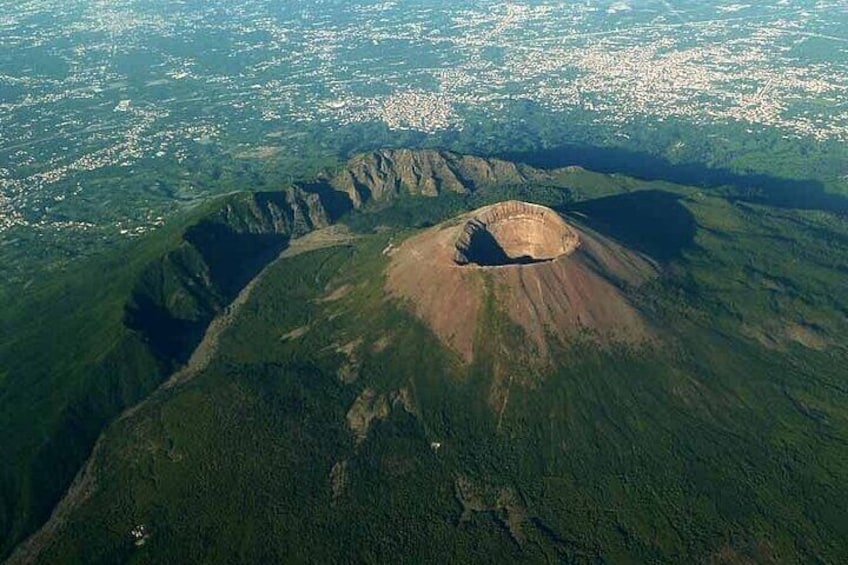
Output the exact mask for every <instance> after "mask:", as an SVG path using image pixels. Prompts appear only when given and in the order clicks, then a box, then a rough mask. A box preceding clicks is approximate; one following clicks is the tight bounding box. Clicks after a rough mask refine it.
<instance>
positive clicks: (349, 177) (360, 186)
mask: <svg viewBox="0 0 848 565" xmlns="http://www.w3.org/2000/svg"><path fill="white" fill-rule="evenodd" d="M539 174H540V172H539V171H536V170H535V169H532V168H531V167H525V166H522V165H516V164H515V163H509V162H507V161H500V160H497V159H484V158H482V157H473V156H467V155H457V154H455V153H450V152H447V151H433V150H417V151H414V150H410V149H399V150H389V149H387V150H382V151H376V152H374V153H367V154H365V155H360V156H358V157H354V158H353V159H351V160H350V162H349V163H348V164H347V166H346V167H345V168H344V170H342V171H341V172H340V173H338V174H337V175H336V176H335V177H334V178H333V179H332V180H331V184H332V186H333V187H334V188H335V189H336V190H339V191H342V192H344V193H346V194H347V195H348V196H349V197H350V199H351V201H352V202H353V205H354V206H356V207H359V206H361V205H362V204H364V203H365V202H368V201H369V200H375V201H380V200H388V199H391V198H394V197H396V196H398V195H399V194H402V193H408V194H412V195H421V196H438V195H439V194H441V193H443V192H456V193H460V194H464V193H469V192H473V191H474V190H477V189H478V188H481V187H483V186H486V185H494V184H508V183H516V184H517V183H521V182H526V181H527V180H528V179H530V178H536V177H537V176H538V175H539Z"/></svg>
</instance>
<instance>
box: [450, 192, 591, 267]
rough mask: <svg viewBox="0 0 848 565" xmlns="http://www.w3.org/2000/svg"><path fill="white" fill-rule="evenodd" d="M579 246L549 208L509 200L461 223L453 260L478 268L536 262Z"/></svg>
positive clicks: (572, 235)
mask: <svg viewBox="0 0 848 565" xmlns="http://www.w3.org/2000/svg"><path fill="white" fill-rule="evenodd" d="M579 245H580V238H579V237H578V235H577V232H576V231H574V230H573V229H572V228H571V227H570V226H569V225H568V224H567V223H565V221H563V219H562V217H560V215H559V214H557V213H556V212H554V211H553V210H551V209H550V208H547V207H545V206H539V205H537V204H529V203H527V202H519V201H517V200H510V201H508V202H501V203H498V204H495V205H493V206H488V207H486V208H483V209H481V210H480V211H479V212H478V213H476V214H475V215H474V216H473V217H472V218H471V219H469V220H468V221H467V222H466V223H465V225H464V226H463V228H462V231H461V233H460V235H459V237H458V238H457V240H456V245H455V247H456V253H455V255H454V261H455V262H456V263H457V264H458V265H467V264H476V265H479V266H505V265H515V264H522V263H538V262H541V261H550V260H552V259H555V258H557V257H559V256H561V255H566V254H568V253H571V252H573V251H574V250H575V249H577V247H578V246H579Z"/></svg>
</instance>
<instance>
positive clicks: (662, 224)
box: [559, 190, 695, 261]
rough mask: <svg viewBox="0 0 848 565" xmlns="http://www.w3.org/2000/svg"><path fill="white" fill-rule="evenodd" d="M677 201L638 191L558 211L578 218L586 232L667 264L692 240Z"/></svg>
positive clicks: (689, 219)
mask: <svg viewBox="0 0 848 565" xmlns="http://www.w3.org/2000/svg"><path fill="white" fill-rule="evenodd" d="M680 198H681V196H680V195H679V194H675V193H672V192H665V191H662V190H641V191H638V192H630V193H627V194H619V195H616V196H607V197H604V198H596V199H594V200H587V201H584V202H578V203H575V204H571V205H569V206H565V207H562V208H560V209H559V211H560V212H564V213H566V214H569V213H571V214H574V213H577V214H580V216H581V218H580V219H581V221H582V222H583V223H585V224H586V225H588V226H589V227H590V228H592V229H594V230H597V231H599V232H601V233H604V234H607V235H609V236H611V237H613V238H615V239H617V240H618V241H620V242H621V243H623V244H624V245H626V246H628V247H630V248H632V249H636V250H638V251H641V252H642V253H645V254H647V255H649V256H651V257H653V258H654V259H657V260H658V261H669V260H671V259H675V258H676V257H678V256H680V253H681V252H682V251H683V249H685V248H686V247H688V246H690V245H691V244H692V241H693V240H694V237H695V219H694V217H693V216H692V213H691V212H690V211H689V210H687V209H686V207H685V206H683V205H682V204H681V203H680Z"/></svg>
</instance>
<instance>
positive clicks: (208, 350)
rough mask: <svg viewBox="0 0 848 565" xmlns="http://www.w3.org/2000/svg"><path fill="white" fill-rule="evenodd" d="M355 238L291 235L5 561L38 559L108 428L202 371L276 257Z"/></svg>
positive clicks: (91, 481)
mask: <svg viewBox="0 0 848 565" xmlns="http://www.w3.org/2000/svg"><path fill="white" fill-rule="evenodd" d="M355 239H356V236H355V235H353V234H351V233H350V232H349V231H348V229H347V228H346V226H343V225H333V226H329V227H327V228H324V229H320V230H316V231H314V232H311V233H308V234H306V235H305V236H303V237H299V238H297V239H293V240H292V241H291V243H290V244H289V246H287V247H286V248H285V249H284V250H283V251H282V252H281V253H280V254H279V255H278V256H277V257H276V258H275V259H273V260H272V261H271V262H269V263H268V264H267V265H265V267H264V268H263V269H262V270H261V271H260V272H259V274H258V275H256V276H255V277H254V278H253V279H252V280H251V281H250V282H249V283H248V284H247V285H245V287H244V288H243V289H242V290H241V292H239V294H238V296H236V298H235V299H234V300H233V301H232V302H231V303H230V304H229V306H227V307H226V308H225V309H224V310H223V311H222V312H221V313H220V314H219V315H218V316H217V317H215V319H214V320H212V322H211V323H210V324H209V327H208V328H207V329H206V332H205V333H204V335H203V339H202V340H201V341H200V344H198V346H197V347H196V348H195V350H194V352H193V353H192V354H191V357H190V358H189V360H188V362H187V363H186V365H185V366H184V367H183V368H181V369H180V370H178V371H176V372H175V373H173V374H172V375H171V376H170V377H169V378H168V379H167V380H166V381H164V382H163V383H162V384H161V385H159V387H157V388H156V390H154V391H153V392H152V393H151V394H150V395H149V396H147V398H145V399H144V400H142V401H141V402H139V403H138V404H136V405H134V406H131V407H130V408H127V409H126V410H124V412H123V413H122V414H121V415H120V416H118V418H116V419H115V420H114V421H113V422H112V423H111V424H109V426H108V427H107V428H106V429H105V430H104V431H103V432H102V433H101V434H100V437H99V438H97V442H96V443H95V444H94V448H93V449H92V450H91V455H90V456H89V457H88V460H87V461H86V463H85V465H83V467H82V469H80V471H79V472H78V473H77V475H76V477H75V478H74V481H73V482H72V483H71V486H70V487H69V488H68V491H67V492H66V493H65V496H63V497H62V500H60V501H59V503H58V504H57V505H56V508H54V510H53V513H52V514H51V515H50V518H48V520H47V522H45V523H44V525H43V526H42V527H41V528H40V529H39V530H38V531H36V532H35V533H34V534H32V535H31V536H30V537H29V538H27V539H26V540H24V541H23V542H21V544H20V545H18V547H17V548H15V550H14V551H13V552H12V555H11V556H10V557H9V559H8V561H7V562H6V563H7V565H17V564H26V563H34V562H36V561H37V560H38V558H39V556H40V555H41V552H42V551H43V550H44V548H45V547H47V545H48V544H49V543H50V540H51V538H52V537H53V535H54V534H55V533H56V532H58V531H59V530H60V529H61V528H62V526H63V525H64V524H65V523H66V522H67V518H68V516H70V514H71V513H72V512H73V511H74V510H75V509H76V508H78V507H79V506H80V505H81V504H83V503H84V502H85V501H86V500H88V499H89V498H90V497H91V496H92V495H93V494H94V493H95V491H96V490H97V482H96V470H97V468H98V463H100V462H101V459H102V457H103V444H104V442H105V438H106V437H107V435H108V433H109V430H111V429H112V428H113V427H114V426H115V425H116V424H118V423H119V422H122V421H125V420H127V419H129V418H131V417H132V416H133V415H134V414H135V413H136V412H138V411H139V410H140V409H142V408H144V407H145V406H147V405H148V404H150V403H151V402H152V401H153V400H155V399H156V398H158V397H159V396H160V395H161V394H162V393H163V392H164V391H167V390H169V389H171V388H173V387H175V386H177V385H179V384H183V383H186V382H188V381H190V380H191V379H193V378H194V377H196V376H197V375H199V374H200V373H202V372H203V371H204V370H205V369H206V368H207V367H208V366H209V363H210V362H211V361H212V359H214V358H215V355H216V354H217V352H218V344H219V343H220V340H221V336H222V335H223V334H224V332H225V331H226V330H227V329H228V328H229V327H230V324H232V322H233V320H235V319H236V317H237V316H238V313H239V312H240V311H241V308H242V307H243V306H244V305H245V304H246V303H247V302H248V300H249V299H250V297H251V295H252V293H253V291H254V289H255V288H256V287H257V285H259V283H260V282H262V280H263V279H264V278H265V276H266V275H267V273H268V272H269V271H270V270H271V269H272V268H273V267H275V266H276V265H277V263H279V262H280V261H283V260H285V259H289V258H291V257H295V256H297V255H300V254H301V253H306V252H308V251H313V250H317V249H322V248H326V247H334V246H337V245H347V244H350V243H351V242H352V241H354V240H355Z"/></svg>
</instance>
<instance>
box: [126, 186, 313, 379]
mask: <svg viewBox="0 0 848 565" xmlns="http://www.w3.org/2000/svg"><path fill="white" fill-rule="evenodd" d="M328 222H329V220H328V218H327V214H326V212H325V210H324V206H323V205H322V203H321V199H320V197H319V196H318V195H317V194H309V193H307V192H305V191H303V190H301V189H298V188H289V189H287V190H285V191H279V192H264V193H248V194H239V195H236V196H232V197H229V198H228V199H227V200H226V202H225V203H224V204H223V206H222V207H221V208H220V209H219V210H218V211H216V212H214V213H213V214H211V215H210V216H207V217H206V218H204V219H202V220H201V221H199V222H197V223H196V224H194V225H193V226H191V227H190V228H189V229H187V230H186V231H185V233H184V235H183V239H182V241H181V242H180V244H179V245H178V246H176V247H175V248H174V249H172V250H171V251H169V252H168V253H166V254H164V255H163V256H162V257H160V258H158V259H157V260H155V261H153V262H152V263H151V264H150V265H149V266H148V267H147V268H146V269H145V270H144V272H143V273H142V274H141V276H140V277H139V280H138V281H137V283H136V285H135V287H134V289H133V291H132V295H131V297H130V300H129V301H128V304H127V307H126V311H125V323H126V325H127V326H128V327H130V328H131V329H134V330H136V331H138V332H140V333H141V335H142V336H143V337H144V339H145V340H146V341H147V343H149V344H150V345H151V347H152V348H153V350H154V351H156V353H157V355H158V356H160V357H161V358H162V359H163V360H166V361H167V363H169V364H171V363H177V364H182V363H185V362H186V361H187V360H188V358H189V356H190V355H191V352H192V351H193V350H194V348H195V347H196V346H197V344H198V343H199V342H200V339H201V337H202V335H203V333H204V331H205V330H206V327H207V326H208V325H209V323H210V322H211V321H212V319H213V318H214V317H215V316H216V315H217V314H218V313H219V312H220V311H221V310H222V309H223V308H224V307H225V306H226V305H227V304H229V303H230V302H231V301H232V300H233V299H234V298H235V297H236V296H237V295H238V293H239V292H240V291H241V289H243V288H244V287H245V285H247V283H248V282H249V281H250V280H251V279H252V278H253V277H255V276H256V274H257V273H259V271H260V270H261V269H262V268H263V267H264V266H265V265H266V264H267V263H268V262H269V261H270V260H271V259H273V258H274V257H276V256H277V254H279V253H280V251H282V249H283V248H284V247H285V246H286V245H287V244H288V242H289V240H290V239H291V238H295V237H299V236H302V235H304V234H306V233H309V232H310V231H312V230H314V229H318V228H322V227H324V226H326V225H328Z"/></svg>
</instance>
